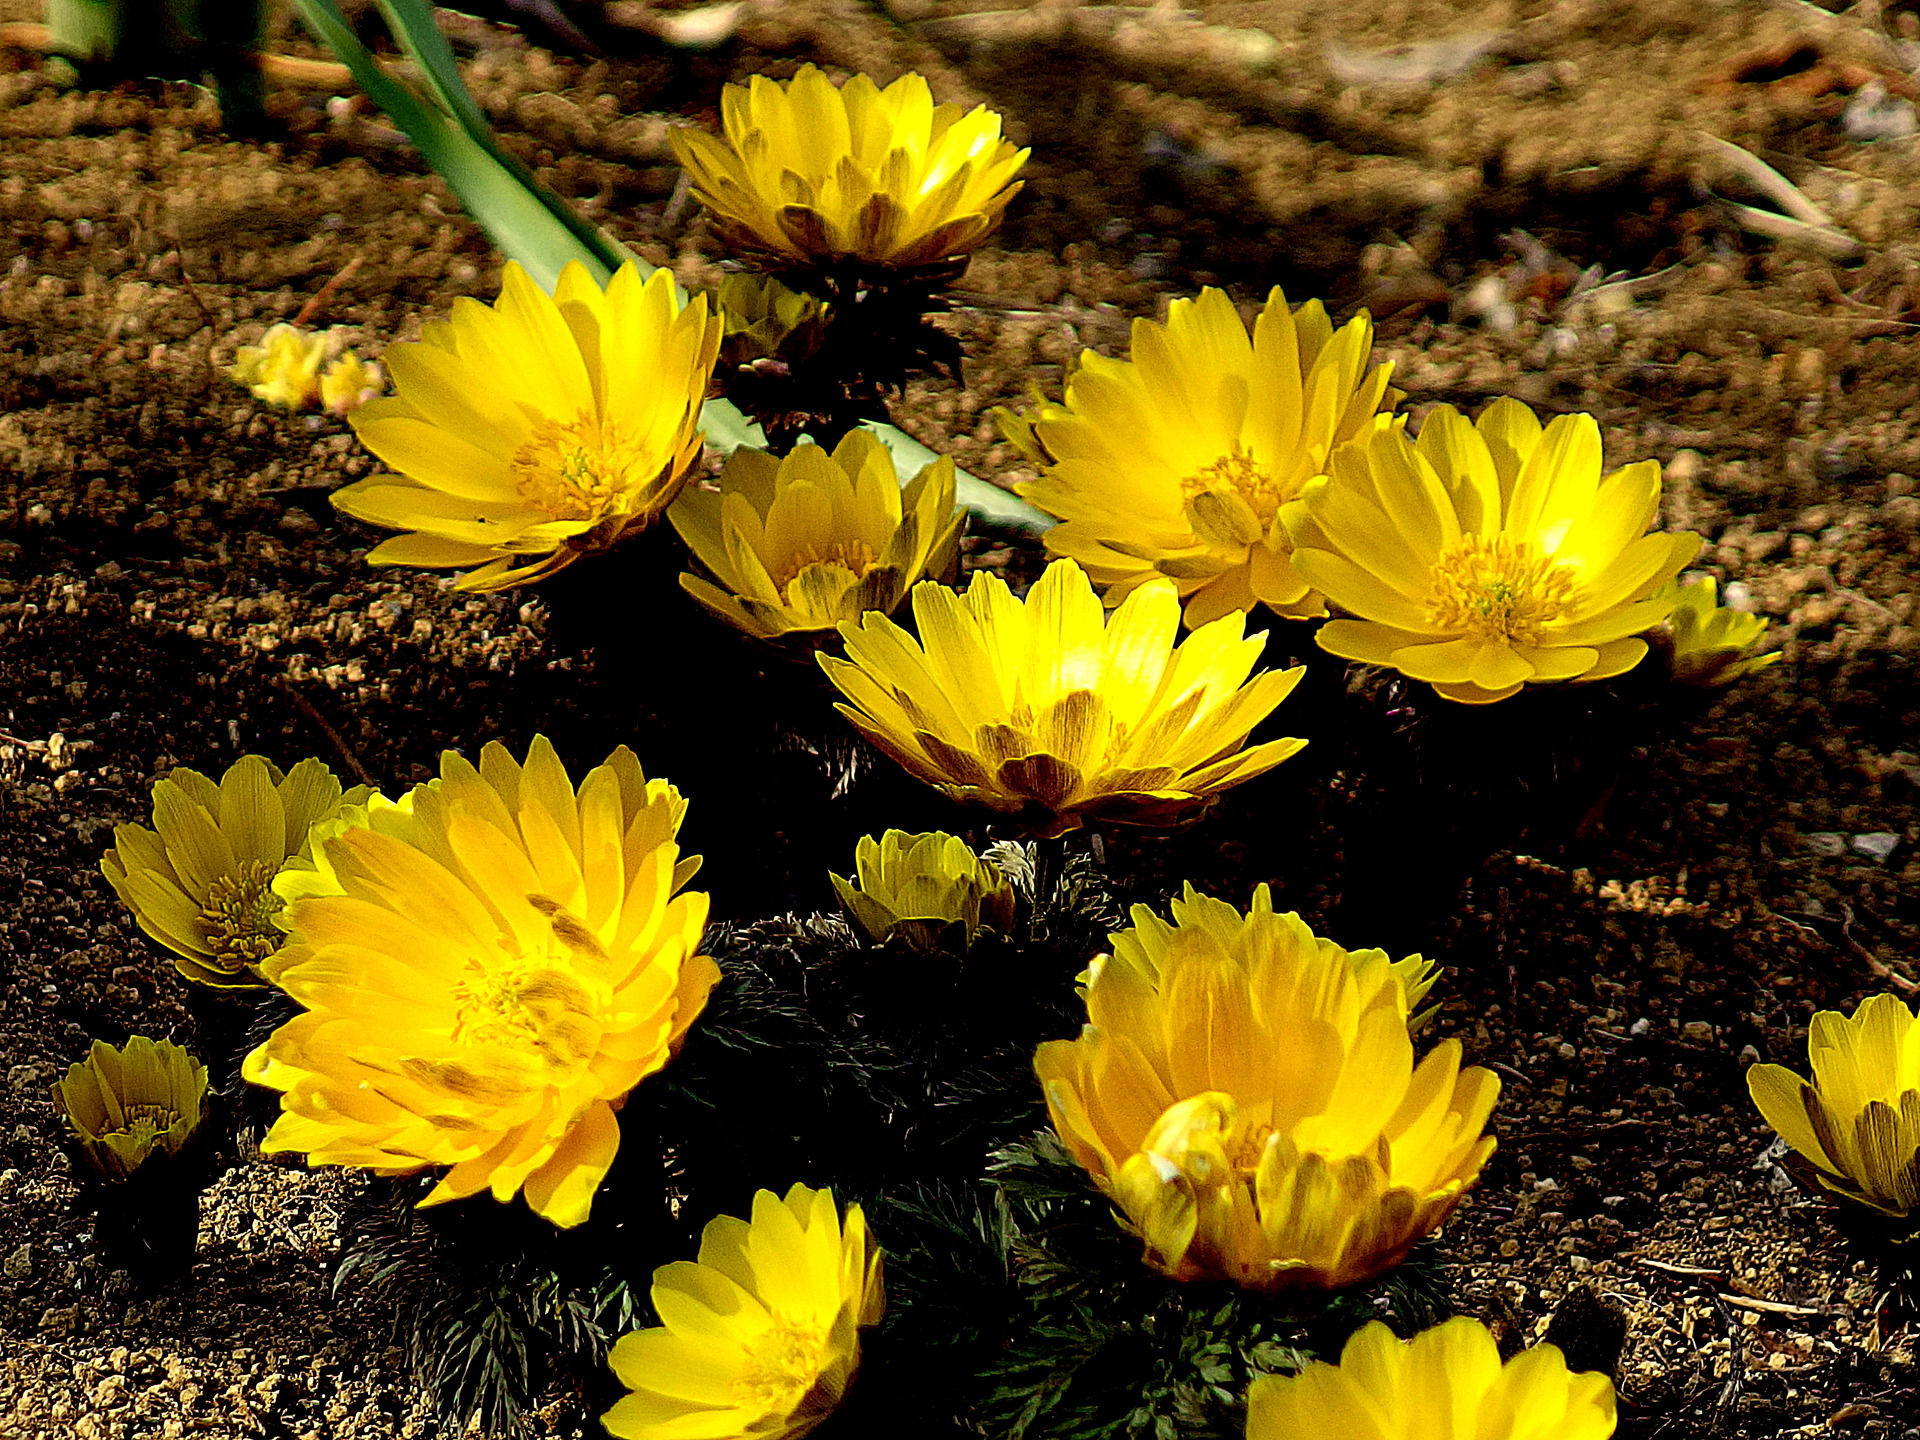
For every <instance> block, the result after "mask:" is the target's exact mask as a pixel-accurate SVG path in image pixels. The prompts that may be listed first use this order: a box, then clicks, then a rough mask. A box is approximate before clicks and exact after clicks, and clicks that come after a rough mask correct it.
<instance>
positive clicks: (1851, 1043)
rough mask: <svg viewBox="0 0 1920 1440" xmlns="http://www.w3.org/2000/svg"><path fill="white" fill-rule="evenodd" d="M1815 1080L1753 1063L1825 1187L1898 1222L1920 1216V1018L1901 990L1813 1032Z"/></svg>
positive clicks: (1773, 1107)
mask: <svg viewBox="0 0 1920 1440" xmlns="http://www.w3.org/2000/svg"><path fill="white" fill-rule="evenodd" d="M1807 1055H1808V1059H1809V1060H1810V1061H1811V1062H1812V1065H1813V1079H1812V1080H1811V1081H1807V1080H1803V1079H1802V1078H1801V1077H1800V1076H1798V1075H1796V1074H1794V1073H1793V1071H1791V1070H1789V1069H1787V1068H1786V1067H1785V1066H1784V1065H1752V1066H1749V1067H1748V1068H1747V1091H1748V1093H1749V1094H1751V1095H1752V1096H1753V1103H1754V1104H1755V1105H1756V1106H1758V1107H1759V1110H1760V1113H1761V1114H1762V1115H1763V1116H1765V1117H1766V1121H1767V1123H1768V1124H1769V1125H1771V1126H1772V1127H1773V1128H1774V1129H1775V1130H1776V1131H1778V1132H1779V1135H1780V1138H1781V1139H1783V1140H1785V1141H1786V1142H1787V1144H1789V1145H1791V1146H1792V1147H1793V1148H1794V1150H1795V1151H1797V1152H1798V1153H1799V1154H1800V1155H1801V1157H1802V1158H1804V1159H1805V1160H1806V1161H1807V1163H1808V1165H1809V1166H1810V1167H1811V1170H1812V1174H1813V1178H1814V1180H1815V1181H1816V1182H1817V1183H1818V1184H1819V1186H1820V1187H1821V1188H1822V1189H1824V1190H1827V1191H1829V1192H1831V1193H1832V1194H1835V1195H1838V1196H1841V1197H1842V1198H1843V1199H1847V1200H1851V1201H1853V1202H1855V1203H1856V1204H1859V1205H1864V1206H1866V1207H1867V1208H1868V1209H1869V1210H1875V1211H1878V1212H1879V1213H1880V1214H1882V1215H1887V1216H1891V1217H1892V1218H1894V1219H1897V1220H1912V1219H1920V1017H1916V1016H1915V1014H1914V1012H1913V1011H1911V1010H1909V1009H1907V1007H1906V1006H1905V1005H1903V1004H1902V1003H1901V1002H1900V1000H1899V999H1898V998H1897V997H1895V996H1892V995H1874V996H1872V997H1870V998H1869V999H1867V1000H1864V1001H1862V1002H1861V1004H1860V1008H1859V1009H1857V1010H1855V1011H1854V1013H1853V1014H1852V1015H1851V1016H1847V1015H1842V1014H1841V1013H1840V1012H1839V1011H1837V1010H1822V1011H1820V1012H1819V1013H1818V1014H1816V1015H1815V1016H1814V1017H1813V1025H1812V1027H1811V1028H1810V1029H1809V1030H1808V1032H1807Z"/></svg>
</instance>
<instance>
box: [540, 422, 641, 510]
mask: <svg viewBox="0 0 1920 1440" xmlns="http://www.w3.org/2000/svg"><path fill="white" fill-rule="evenodd" d="M508 465H509V466H510V468H511V469H512V471H513V484H514V488H515V489H516V490H518V491H519V492H520V498H521V499H522V500H525V501H526V502H527V504H529V505H531V506H532V507H533V508H534V509H536V510H538V511H539V512H540V513H541V514H543V515H547V516H549V517H551V518H552V519H555V520H588V521H598V520H602V519H604V518H606V517H607V516H608V515H609V514H619V513H623V512H625V511H627V510H629V509H631V508H632V503H631V502H632V499H633V497H634V496H635V495H636V494H638V493H639V492H640V491H641V490H642V489H643V488H644V487H645V486H646V485H647V484H648V482H650V481H651V480H653V479H654V478H655V476H656V475H657V474H658V467H657V466H656V467H649V465H648V464H647V457H646V454H645V453H644V451H643V450H642V449H641V447H640V446H639V445H638V444H636V443H634V441H633V440H632V438H631V437H630V436H628V435H627V434H626V433H625V431H624V430H623V428H622V427H621V426H620V425H619V423H618V422H616V421H611V420H609V421H600V420H596V419H595V418H594V417H593V416H591V415H588V414H586V413H585V412H582V413H581V414H580V415H578V416H576V417H575V418H574V419H572V420H567V421H560V420H553V419H543V420H541V421H540V422H539V424H537V425H535V426H534V427H533V434H532V435H531V436H529V437H528V438H527V440H526V441H525V442H524V443H523V444H522V445H521V446H520V448H519V449H518V450H516V451H514V452H513V459H512V460H510V461H509V462H508Z"/></svg>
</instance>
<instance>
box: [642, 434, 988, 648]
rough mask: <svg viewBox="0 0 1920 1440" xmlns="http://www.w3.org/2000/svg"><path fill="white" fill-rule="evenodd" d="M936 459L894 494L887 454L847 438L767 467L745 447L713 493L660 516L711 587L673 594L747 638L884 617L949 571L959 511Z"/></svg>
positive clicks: (698, 493) (693, 578) (694, 494)
mask: <svg viewBox="0 0 1920 1440" xmlns="http://www.w3.org/2000/svg"><path fill="white" fill-rule="evenodd" d="M953 489H954V475H953V461H952V460H950V459H948V458H946V457H945V456H942V457H941V458H940V459H938V460H936V461H934V462H933V463H932V464H931V465H928V466H927V467H926V468H925V469H924V470H922V471H921V472H920V473H919V474H918V475H916V476H914V478H913V479H912V480H910V481H908V482H907V484H906V487H905V488H904V489H902V487H901V485H900V481H899V477H898V474H897V472H896V471H895V469H894V464H893V457H892V455H891V454H890V453H889V452H888V450H887V447H886V446H885V445H883V444H882V443H881V442H880V441H879V440H878V439H876V438H875V437H874V436H873V435H872V434H871V433H869V432H868V431H865V430H854V431H852V432H850V433H849V434H848V435H847V437H846V438H845V439H844V440H842V441H841V442H840V443H839V445H838V446H836V447H835V448H834V450H833V451H832V453H831V454H829V453H828V452H827V451H825V450H823V449H821V448H820V447H819V446H818V445H799V446H796V447H794V449H793V450H792V451H791V452H790V453H788V454H787V455H786V456H785V457H784V458H782V459H779V460H775V459H774V458H773V457H772V456H770V455H767V454H765V453H763V452H762V451H759V450H751V449H748V448H747V447H745V446H742V447H741V448H740V449H738V450H735V451H734V452H733V454H732V455H731V456H730V457H729V458H728V460H727V465H726V468H725V469H724V470H722V471H721V473H720V482H719V488H718V489H712V490H709V489H704V488H691V487H690V488H688V489H687V490H685V491H683V492H681V495H680V498H679V499H678V500H677V501H675V502H674V505H673V508H672V509H670V510H669V511H668V512H667V518H668V519H669V520H671V521H672V522H673V526H674V528H675V529H676V530H678V531H679V532H680V538H681V539H683V540H685V541H686V542H687V548H688V549H690V550H692V551H693V554H694V558H695V559H697V560H698V561H699V562H700V563H701V565H703V566H704V567H705V568H706V570H707V572H708V573H709V574H711V575H712V576H713V577H714V581H717V582H718V583H717V584H716V583H713V582H712V581H708V580H705V579H702V578H701V577H699V576H697V575H682V576H681V577H680V584H681V586H682V588H684V589H685V590H686V591H687V593H688V594H689V595H691V596H693V598H694V599H695V600H698V601H699V602H700V604H701V605H702V606H704V607H705V608H706V609H707V610H708V611H710V612H711V613H713V614H714V615H717V616H718V617H719V618H720V619H722V620H725V621H726V622H728V623H729V624H731V625H733V626H736V627H737V628H739V629H741V630H744V631H745V632H746V633H747V634H749V635H754V636H758V637H759V638H761V639H763V640H773V639H778V638H779V637H781V636H782V635H786V634H788V633H790V632H795V631H800V632H806V631H819V630H828V631H830V630H832V629H833V628H834V627H835V626H836V625H838V624H839V623H840V622H841V621H848V620H858V619H859V618H860V617H861V616H862V615H863V614H865V613H866V612H867V611H870V610H877V611H879V612H881V613H882V614H890V613H891V612H893V611H894V610H896V609H898V608H899V606H900V602H901V601H902V600H904V599H905V598H906V595H907V591H908V589H909V588H910V587H911V586H912V585H913V583H914V582H915V581H916V580H920V579H924V578H926V577H928V576H934V577H939V576H944V575H946V574H947V573H949V572H950V571H951V570H952V569H953V566H954V563H955V560H956V558H957V555H958V550H959V544H960V527H961V525H962V524H963V523H964V521H965V518H966V517H965V515H964V513H963V512H961V511H959V510H956V509H955V508H954V500H953Z"/></svg>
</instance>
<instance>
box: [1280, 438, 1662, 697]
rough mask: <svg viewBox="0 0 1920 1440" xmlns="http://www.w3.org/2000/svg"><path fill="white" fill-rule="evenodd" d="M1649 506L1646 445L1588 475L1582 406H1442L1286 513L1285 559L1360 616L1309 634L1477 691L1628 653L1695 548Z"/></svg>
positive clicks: (1655, 489)
mask: <svg viewBox="0 0 1920 1440" xmlns="http://www.w3.org/2000/svg"><path fill="white" fill-rule="evenodd" d="M1659 508H1660V466H1659V465H1658V463H1656V462H1655V461H1652V460H1645V461H1642V462H1640V463H1639V464H1637V465H1629V466H1626V467H1625V468H1624V469H1620V470H1616V471H1614V472H1613V473H1612V474H1611V475H1608V476H1605V477H1604V478H1603V477H1602V476H1601V473H1600V427H1599V426H1597V425H1596V424H1594V422H1593V417H1592V416H1591V415H1562V416H1560V417H1559V418H1557V419H1556V420H1554V421H1553V422H1552V423H1551V424H1549V425H1548V426H1546V428H1545V429H1544V430H1543V429H1542V428H1541V426H1540V422H1539V421H1538V420H1536V419H1534V417H1533V412H1532V411H1530V410H1528V409H1527V407H1526V406H1524V405H1522V404H1520V403H1519V402H1518V401H1516V400H1496V401H1494V403H1493V404H1491V405H1489V406H1488V407H1487V408H1486V410H1485V411H1484V412H1483V413H1482V414H1481V416H1480V419H1479V421H1478V422H1477V423H1475V424H1471V425H1470V424H1468V423H1467V420H1466V418H1465V417H1464V416H1462V415H1461V414H1460V413H1459V412H1458V411H1456V410H1454V409H1452V408H1451V407H1450V406H1445V405H1443V406H1441V407H1440V408H1438V409H1437V410H1435V411H1434V412H1433V413H1432V414H1430V415H1429V416H1427V419H1426V422H1425V424H1424V425H1423V426H1422V427H1421V430H1420V438H1419V440H1418V441H1410V440H1408V439H1407V438H1406V436H1405V435H1404V434H1402V433H1401V432H1400V431H1399V430H1397V429H1395V428H1393V427H1390V426H1381V427H1378V428H1376V429H1375V430H1374V431H1373V432H1372V433H1371V434H1370V435H1369V436H1368V437H1367V443H1366V444H1365V445H1364V446H1359V445H1356V446H1352V447H1349V448H1347V449H1346V450H1343V451H1341V452H1340V453H1338V454H1336V455H1335V456H1334V459H1333V465H1332V473H1331V475H1330V477H1329V478H1327V479H1325V480H1321V481H1317V482H1315V483H1313V484H1311V485H1309V486H1308V487H1307V489H1306V492H1305V494H1304V497H1303V498H1302V500H1301V501H1300V502H1299V503H1298V504H1297V505H1293V506H1290V507H1288V513H1287V516H1286V522H1287V525H1288V527H1289V528H1290V529H1291V531H1292V532H1293V538H1294V545H1295V550H1294V568H1295V569H1296V570H1298V571H1299V572H1300V573H1301V574H1302V575H1304V576H1306V577H1307V579H1308V580H1310V581H1311V582H1312V583H1313V584H1314V585H1316V586H1318V587H1319V588H1320V589H1321V590H1323V591H1324V592H1326V596H1327V599H1328V601H1329V602H1330V603H1332V604H1333V605H1334V606H1336V607H1338V608H1339V609H1341V610H1343V611H1346V612H1347V613H1348V614H1349V615H1352V616H1357V617H1358V618H1356V619H1341V620H1333V621H1330V622H1329V623H1328V624H1327V625H1326V626H1324V627H1323V628H1322V629H1321V631H1320V634H1319V641H1320V645H1321V648H1322V649H1325V650H1329V651H1331V652H1332V653H1334V654H1335V655H1340V656H1344V657H1345V658H1346V659H1348V660H1360V661H1364V662H1366V663H1368V664H1373V665H1389V666H1392V667H1393V668H1394V669H1396V670H1398V671H1399V672H1400V673H1401V674H1403V675H1406V676H1409V677H1411V678H1412V679H1415V680H1425V681H1427V682H1429V683H1431V684H1432V686H1433V688H1434V689H1435V690H1437V691H1439V692H1440V694H1442V695H1444V696H1445V697H1446V698H1447V699H1449V700H1458V701H1462V702H1464V703H1466V704H1469V705H1482V704H1487V703H1489V702H1491V701H1495V700H1504V699H1506V698H1507V697H1508V696H1509V695H1512V694H1514V693H1516V692H1517V691H1518V690H1519V689H1520V687H1521V686H1522V685H1527V684H1536V683H1541V682H1546V681H1553V680H1604V679H1606V678H1607V677H1608V676H1611V675H1618V674H1620V673H1621V672H1623V671H1625V670H1630V669H1632V668H1633V667H1634V666H1635V665H1637V664H1638V663H1639V662H1640V659H1641V657H1642V656H1644V655H1645V654H1646V653H1647V643H1646V641H1644V640H1642V639H1641V638H1639V637H1640V634H1641V632H1643V631H1645V630H1648V629H1650V628H1652V627H1653V626H1655V625H1657V624H1659V623H1660V621H1662V620H1663V619H1665V618H1666V616H1667V613H1668V612H1669V611H1670V610H1671V609H1672V608H1673V601H1672V600H1671V599H1666V598H1662V596H1661V594H1660V591H1661V587H1662V586H1664V585H1665V584H1666V583H1667V582H1668V581H1669V580H1671V579H1673V577H1674V576H1675V575H1676V574H1678V573H1679V571H1680V569H1681V567H1683V566H1684V565H1686V563H1687V562H1688V561H1689V560H1691V559H1692V558H1693V557H1694V555H1695V554H1697V553H1698V552H1699V549H1700V537H1699V536H1697V535H1665V534H1653V535H1648V534H1644V533H1642V532H1644V531H1645V530H1646V528H1647V526H1648V525H1650V524H1651V523H1653V520H1654V517H1655V516H1656V515H1657V514H1658V513H1659Z"/></svg>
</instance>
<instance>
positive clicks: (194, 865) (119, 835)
mask: <svg viewBox="0 0 1920 1440" xmlns="http://www.w3.org/2000/svg"><path fill="white" fill-rule="evenodd" d="M366 794H367V790H366V787H365V786H355V787H354V788H353V789H352V790H350V791H347V792H346V793H345V794H342V793H341V790H340V782H339V781H338V780H336V779H334V777H333V772H332V771H331V770H329V769H327V767H326V766H325V765H322V764H321V763H320V762H319V761H318V760H302V761H301V762H300V763H299V764H298V765H295V766H294V767H293V769H292V770H290V771H288V772H286V773H285V774H282V773H281V772H280V769H279V767H277V766H276V765H274V764H273V763H272V762H270V761H267V760H263V759H261V758H260V757H259V756H258V755H247V756H244V757H242V758H241V759H239V760H237V761H235V762H234V763H233V765H232V766H231V767H230V768H229V769H228V770H227V773H226V774H225V775H222V776H221V777H220V783H219V784H217V785H216V784H214V782H213V781H211V780H209V779H208V778H207V777H206V776H205V775H202V774H201V773H200V772H199V771H197V770H188V769H186V768H184V767H182V768H179V769H176V770H174V771H173V772H172V773H171V774H170V775H168V776H167V778H166V779H164V780H162V781H161V782H160V783H159V784H157V785H155V786H154V787H153V824H154V829H152V830H149V829H147V828H146V827H145V826H143V825H120V826H116V827H115V829H114V832H113V847H112V848H111V849H109V850H108V851H107V853H106V854H105V855H103V856H101V857H100V873H101V874H103V875H105V876H106V877H107V883H108V884H110V885H112V886H113V890H114V893H115V894H116V895H118V896H119V897H120V899H121V901H122V903H124V904H125V905H126V907H127V908H128V909H129V910H131V911H133V918H134V919H135V920H136V921H137V922H138V923H139V925H140V928H141V929H142V930H144V931H146V932H147V934H148V935H150V936H152V937H153V939H155V940H157V941H159V942H160V944H162V945H164V946H166V947H167V949H169V950H171V951H173V952H174V955H175V956H176V958H175V960H174V962H173V964H174V968H175V969H176V970H178V971H179V972H180V973H181V974H182V975H183V976H185V977H186V978H187V979H189V980H193V981H197V982H198V983H200V984H202V985H217V986H241V985H258V984H261V983H262V981H261V979H260V967H261V965H262V964H263V963H264V962H265V961H266V959H267V957H268V956H269V955H271V954H273V952H274V951H275V950H277V949H279V948H280V945H281V942H282V941H283V940H285V938H286V937H285V936H284V935H282V934H281V933H280V931H279V929H278V928H276V926H275V924H274V917H275V916H276V915H277V914H278V913H279V911H280V901H279V899H278V898H277V897H276V896H275V895H274V893H273V877H274V876H275V875H277V874H278V873H279V872H280V870H281V868H282V867H283V866H285V865H286V864H287V863H288V861H290V860H292V859H293V858H294V857H296V856H299V855H302V854H303V853H304V852H305V851H306V849H307V831H308V829H309V828H310V827H311V826H313V825H315V824H317V823H319V822H320V821H323V820H325V819H327V818H328V817H329V816H331V815H333V814H334V813H335V812H336V811H337V810H339V809H340V807H341V806H343V805H352V804H357V803H359V802H360V801H362V800H363V799H364V798H365V797H366Z"/></svg>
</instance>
